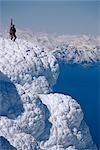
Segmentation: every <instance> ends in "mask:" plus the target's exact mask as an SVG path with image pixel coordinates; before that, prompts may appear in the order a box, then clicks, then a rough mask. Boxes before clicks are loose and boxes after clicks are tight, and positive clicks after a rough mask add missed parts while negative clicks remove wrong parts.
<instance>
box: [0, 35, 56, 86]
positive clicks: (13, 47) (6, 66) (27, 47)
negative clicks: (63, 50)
mask: <svg viewBox="0 0 100 150" xmlns="http://www.w3.org/2000/svg"><path fill="white" fill-rule="evenodd" d="M0 70H1V71H3V73H4V74H7V75H8V77H9V78H10V79H11V81H13V82H14V83H19V84H22V85H23V84H24V83H25V82H26V81H27V82H31V81H32V80H33V77H38V76H45V77H46V78H47V79H48V81H50V82H49V83H50V84H51V85H53V84H54V83H55V80H56V79H57V76H58V64H57V62H56V59H55V57H54V56H53V55H51V54H49V55H48V53H46V52H45V51H44V50H43V49H40V48H39V47H35V46H34V45H33V44H31V43H29V42H26V41H25V40H17V41H16V42H13V41H11V40H6V39H2V38H0Z"/></svg>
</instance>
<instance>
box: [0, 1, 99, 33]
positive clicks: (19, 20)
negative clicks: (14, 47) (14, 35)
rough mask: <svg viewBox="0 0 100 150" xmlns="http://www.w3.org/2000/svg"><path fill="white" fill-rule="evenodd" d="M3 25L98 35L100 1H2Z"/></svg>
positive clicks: (43, 30)
mask: <svg viewBox="0 0 100 150" xmlns="http://www.w3.org/2000/svg"><path fill="white" fill-rule="evenodd" d="M0 7H1V11H0V16H1V17H0V26H1V27H2V29H3V28H5V27H9V25H10V18H11V17H12V18H13V19H14V23H15V24H16V27H17V28H20V29H23V28H27V29H31V30H33V31H34V32H56V33H61V34H63V33H65V34H89V33H90V34H98V30H99V26H100V23H99V17H100V16H99V13H100V12H99V8H100V1H96V0H95V1H81V0H79V1H75V0H74V1H60V0H59V1H48V0H47V1H46V0H45V1H42V0H41V1H28V0H27V1H20V0H15V1H9V0H7V1H5V0H0Z"/></svg>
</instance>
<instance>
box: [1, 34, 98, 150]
mask: <svg viewBox="0 0 100 150" xmlns="http://www.w3.org/2000/svg"><path fill="white" fill-rule="evenodd" d="M37 44H38V43H37ZM37 44H36V43H33V42H29V41H26V40H23V39H17V40H16V42H13V41H11V40H10V39H5V38H2V37H0V137H1V142H2V143H1V145H0V148H1V149H0V150H9V149H10V150H15V149H17V150H96V149H97V148H96V146H95V144H94V143H93V141H92V137H91V135H90V132H89V128H88V127H87V125H86V123H85V121H84V115H83V112H82V109H81V107H80V105H79V104H78V103H77V102H76V101H75V100H74V99H73V98H72V97H70V96H67V95H63V94H58V93H52V86H53V85H54V84H55V83H56V80H57V77H58V75H59V62H58V61H57V59H56V58H55V56H54V53H52V51H48V48H46V47H45V49H43V47H41V46H40V45H39V46H38V45H37ZM4 143H5V146H4ZM7 147H8V148H7ZM6 148H7V149H6Z"/></svg>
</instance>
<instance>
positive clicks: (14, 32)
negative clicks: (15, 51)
mask: <svg viewBox="0 0 100 150" xmlns="http://www.w3.org/2000/svg"><path fill="white" fill-rule="evenodd" d="M10 37H11V40H14V41H15V40H16V38H17V37H16V28H15V26H14V25H13V26H11V28H10Z"/></svg>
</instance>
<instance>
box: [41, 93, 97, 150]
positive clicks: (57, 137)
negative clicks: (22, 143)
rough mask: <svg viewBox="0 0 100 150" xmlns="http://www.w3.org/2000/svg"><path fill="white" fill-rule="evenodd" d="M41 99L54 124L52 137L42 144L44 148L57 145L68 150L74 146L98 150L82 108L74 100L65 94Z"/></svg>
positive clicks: (46, 96) (51, 132)
mask: <svg viewBox="0 0 100 150" xmlns="http://www.w3.org/2000/svg"><path fill="white" fill-rule="evenodd" d="M39 97H40V99H41V100H42V102H43V103H44V104H45V105H46V106H47V107H48V109H49V111H50V114H51V115H50V118H49V121H50V122H51V124H52V127H51V129H50V136H49V138H48V140H46V141H45V142H43V143H42V144H41V146H42V147H43V145H44V147H45V148H46V149H49V148H50V147H53V146H55V145H63V147H64V148H68V147H69V146H71V145H72V146H74V147H76V148H77V149H79V150H80V149H91V150H92V149H96V147H95V146H94V145H93V142H92V138H91V136H90V133H89V129H88V127H87V125H86V124H85V122H84V120H83V113H82V110H81V107H80V105H79V104H78V103H77V102H76V101H75V100H74V99H72V98H71V97H70V96H65V95H63V94H47V95H44V94H43V95H39ZM47 126H48V125H47ZM47 128H48V127H47ZM43 134H45V132H44V133H43Z"/></svg>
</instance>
